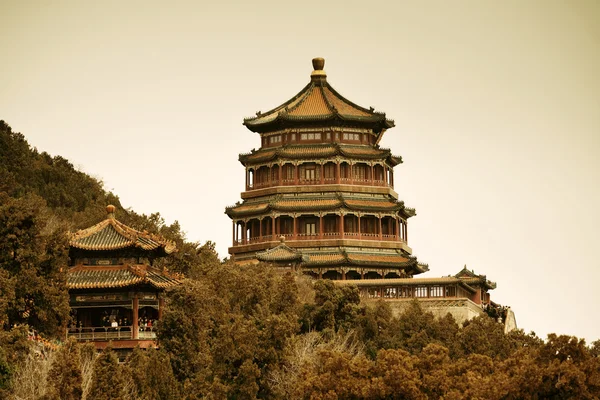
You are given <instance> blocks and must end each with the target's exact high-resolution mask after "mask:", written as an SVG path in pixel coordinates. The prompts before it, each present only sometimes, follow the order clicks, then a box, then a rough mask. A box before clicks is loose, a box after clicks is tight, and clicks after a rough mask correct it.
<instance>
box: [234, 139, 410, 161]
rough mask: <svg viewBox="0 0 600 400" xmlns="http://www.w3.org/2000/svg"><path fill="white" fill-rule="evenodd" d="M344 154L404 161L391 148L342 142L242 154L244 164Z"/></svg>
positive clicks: (360, 157) (293, 146)
mask: <svg viewBox="0 0 600 400" xmlns="http://www.w3.org/2000/svg"><path fill="white" fill-rule="evenodd" d="M335 156H343V157H347V158H351V159H357V160H381V159H386V160H387V161H388V162H389V164H390V165H392V166H396V165H398V164H401V163H402V157H400V156H394V155H392V153H391V151H390V149H385V148H381V147H376V146H372V145H347V144H340V143H322V144H312V145H298V144H288V145H285V146H281V147H277V148H264V149H259V150H255V151H253V152H251V153H247V154H240V156H239V160H240V162H241V163H242V164H243V165H251V164H258V163H261V162H269V161H273V160H277V159H284V160H287V159H306V158H319V159H320V158H331V157H335Z"/></svg>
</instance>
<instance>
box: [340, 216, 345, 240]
mask: <svg viewBox="0 0 600 400" xmlns="http://www.w3.org/2000/svg"><path fill="white" fill-rule="evenodd" d="M340 237H342V238H343V237H344V214H340Z"/></svg>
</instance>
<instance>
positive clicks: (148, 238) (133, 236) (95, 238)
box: [69, 213, 176, 254]
mask: <svg viewBox="0 0 600 400" xmlns="http://www.w3.org/2000/svg"><path fill="white" fill-rule="evenodd" d="M69 245H70V246H71V247H72V248H78V249H83V250H97V251H102V250H118V249H124V248H127V247H135V248H139V249H142V250H146V251H153V250H161V251H163V252H164V253H165V254H170V253H172V252H174V251H175V250H176V247H175V243H174V242H172V241H170V240H166V239H164V238H163V237H161V236H159V235H154V234H151V233H148V232H140V231H137V230H135V229H133V228H130V227H128V226H127V225H125V224H123V223H122V222H119V221H117V220H116V219H115V218H114V216H113V214H112V213H111V214H109V218H107V219H105V220H104V221H102V222H100V223H98V224H96V225H94V226H91V227H89V228H87V229H83V230H80V231H77V232H75V233H74V234H72V235H71V239H70V241H69Z"/></svg>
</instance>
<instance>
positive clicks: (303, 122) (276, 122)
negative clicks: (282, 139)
mask: <svg viewBox="0 0 600 400" xmlns="http://www.w3.org/2000/svg"><path fill="white" fill-rule="evenodd" d="M325 123H327V125H325ZM243 124H244V125H245V126H246V128H248V129H249V130H251V131H252V132H256V133H268V132H273V131H276V130H280V129H284V128H294V127H304V126H324V125H325V126H336V125H340V126H348V127H357V128H366V129H370V130H372V131H373V132H375V133H379V132H381V131H382V130H384V129H389V128H392V127H394V122H393V121H391V120H389V119H386V118H385V115H383V114H382V115H381V116H379V115H374V116H368V117H361V116H354V115H346V114H338V113H332V114H323V115H302V116H300V115H289V113H280V114H278V115H277V117H275V118H273V119H271V120H268V121H264V122H256V123H255V122H252V121H250V120H246V121H244V123H243Z"/></svg>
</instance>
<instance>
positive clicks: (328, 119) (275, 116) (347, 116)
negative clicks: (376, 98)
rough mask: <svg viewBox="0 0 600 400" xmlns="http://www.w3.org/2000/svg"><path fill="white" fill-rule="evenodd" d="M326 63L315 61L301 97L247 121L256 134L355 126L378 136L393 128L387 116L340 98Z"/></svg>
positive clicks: (245, 123)
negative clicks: (298, 128)
mask: <svg viewBox="0 0 600 400" xmlns="http://www.w3.org/2000/svg"><path fill="white" fill-rule="evenodd" d="M324 66H325V60H324V59H322V58H315V59H313V67H314V71H313V72H312V74H311V81H310V82H309V83H308V85H306V86H305V87H304V88H303V89H302V90H301V91H300V92H299V93H298V94H297V95H295V96H294V97H292V98H291V99H289V100H288V101H286V102H285V103H283V104H281V105H280V106H278V107H275V108H274V109H272V110H270V111H267V112H265V113H261V112H258V113H257V114H256V116H255V117H251V118H246V119H244V125H246V127H247V128H248V129H250V130H251V131H253V132H260V133H265V132H272V131H276V130H279V129H284V128H287V127H290V126H298V125H301V126H311V125H312V126H339V125H343V126H354V127H362V128H366V129H369V130H370V131H372V132H373V133H375V134H376V135H378V136H379V135H380V134H382V133H383V132H384V131H385V129H388V128H392V127H393V126H394V121H392V120H389V119H387V118H386V116H385V113H380V112H376V111H374V109H373V108H369V109H367V108H364V107H361V106H359V105H357V104H355V103H353V102H351V101H350V100H348V99H346V98H345V97H343V96H342V95H340V94H339V93H338V92H337V91H336V90H335V89H334V88H333V87H331V85H330V84H329V83H328V82H327V75H326V73H325V71H324V70H323V67H324Z"/></svg>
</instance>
